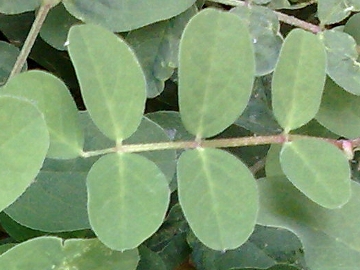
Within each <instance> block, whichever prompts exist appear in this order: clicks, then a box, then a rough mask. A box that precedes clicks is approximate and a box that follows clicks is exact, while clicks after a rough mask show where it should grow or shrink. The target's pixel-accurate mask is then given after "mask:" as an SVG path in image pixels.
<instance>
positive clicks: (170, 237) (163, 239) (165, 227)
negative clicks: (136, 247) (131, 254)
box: [145, 203, 191, 269]
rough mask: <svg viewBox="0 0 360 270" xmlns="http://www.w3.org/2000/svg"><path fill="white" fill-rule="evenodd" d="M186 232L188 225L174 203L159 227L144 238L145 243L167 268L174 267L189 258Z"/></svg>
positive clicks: (179, 208)
mask: <svg viewBox="0 0 360 270" xmlns="http://www.w3.org/2000/svg"><path fill="white" fill-rule="evenodd" d="M188 232H189V225H188V223H187V222H186V220H185V217H184V215H183V212H182V210H181V207H180V205H179V204H178V203H176V204H175V205H174V206H173V207H171V209H170V210H169V211H168V214H167V216H166V219H165V221H164V223H163V224H162V225H161V228H160V229H159V230H158V231H157V232H156V233H155V234H153V235H152V236H151V237H150V238H149V239H148V240H146V242H145V245H146V246H147V247H148V248H150V249H151V250H153V251H155V252H157V254H158V255H159V256H160V257H161V259H162V261H163V262H164V263H165V265H166V268H167V269H176V268H178V267H179V266H180V265H181V264H182V263H184V261H185V260H187V259H188V258H189V254H190V252H191V249H190V247H189V245H188V243H187V240H186V238H187V235H188Z"/></svg>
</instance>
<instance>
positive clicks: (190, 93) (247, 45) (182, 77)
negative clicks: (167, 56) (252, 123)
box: [179, 9, 255, 138]
mask: <svg viewBox="0 0 360 270" xmlns="http://www.w3.org/2000/svg"><path fill="white" fill-rule="evenodd" d="M250 40H251V39H250V34H249V31H248V28H247V27H246V26H244V24H243V23H242V21H241V19H240V18H238V16H236V15H234V14H230V13H225V12H221V11H217V10H213V9H205V10H204V11H202V12H200V13H199V14H197V15H196V16H194V17H193V18H192V19H191V20H190V22H189V24H188V25H187V27H186V28H185V31H184V34H183V37H182V40H181V42H180V59H179V105H180V114H181V119H182V120H183V122H184V125H185V127H186V128H187V129H188V130H189V131H190V132H191V133H192V134H194V135H196V136H197V137H205V138H206V137H211V136H214V135H216V134H218V133H220V132H221V131H223V130H224V129H225V128H227V127H228V126H229V125H231V124H232V123H233V122H234V121H235V120H236V118H237V117H239V115H240V114H241V113H242V112H243V110H244V109H245V107H246V105H247V103H248V101H249V98H250V94H251V90H252V85H253V80H254V73H255V63H254V62H255V61H254V51H253V48H252V44H251V41H250ZM219 112H221V113H220V114H219Z"/></svg>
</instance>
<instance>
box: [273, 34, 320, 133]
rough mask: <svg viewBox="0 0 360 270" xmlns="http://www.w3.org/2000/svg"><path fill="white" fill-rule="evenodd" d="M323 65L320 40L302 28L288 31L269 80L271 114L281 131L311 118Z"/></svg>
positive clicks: (286, 130) (315, 104)
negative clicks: (270, 87) (271, 77)
mask: <svg viewBox="0 0 360 270" xmlns="http://www.w3.org/2000/svg"><path fill="white" fill-rule="evenodd" d="M309 48H311V50H309ZM325 67H326V56H325V48H324V45H323V44H322V42H321V41H320V40H319V39H318V38H317V37H316V36H315V35H313V34H311V33H308V32H305V31H304V30H301V29H295V30H293V31H291V32H290V34H289V35H288V36H287V37H286V39H285V42H284V45H283V48H282V49H281V52H280V58H279V62H278V63H277V65H276V68H275V71H274V75H273V80H272V105H273V110H274V115H275V117H276V119H277V120H278V122H279V124H280V125H281V126H282V127H283V128H284V130H285V132H289V131H290V130H292V129H295V128H298V127H301V126H302V125H304V124H306V123H307V122H309V121H310V120H311V119H312V118H314V117H315V115H316V113H317V111H318V110H319V106H320V102H321V95H322V92H323V88H324V84H325V78H326V77H325Z"/></svg>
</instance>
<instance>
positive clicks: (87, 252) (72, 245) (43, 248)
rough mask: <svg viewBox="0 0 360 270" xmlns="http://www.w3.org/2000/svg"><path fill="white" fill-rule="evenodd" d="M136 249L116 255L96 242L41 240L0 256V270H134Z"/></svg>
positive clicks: (19, 246) (20, 245)
mask: <svg viewBox="0 0 360 270" xmlns="http://www.w3.org/2000/svg"><path fill="white" fill-rule="evenodd" d="M138 262H139V254H138V251H137V250H129V251H126V252H124V253H123V252H117V251H113V250H110V249H108V248H107V247H105V246H104V245H103V244H101V242H100V241H99V240H97V239H86V240H84V239H71V240H65V241H64V240H63V239H61V238H57V237H39V238H34V239H31V240H28V241H26V242H23V243H21V244H18V245H16V246H15V247H13V248H12V249H10V250H9V251H8V252H6V253H5V254H3V255H1V256H0V268H1V269H7V270H29V269H59V270H60V269H77V270H89V269H92V270H101V269H107V270H118V269H127V270H135V269H136V266H137V264H138Z"/></svg>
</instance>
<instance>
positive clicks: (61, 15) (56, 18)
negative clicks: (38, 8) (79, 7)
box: [40, 4, 79, 51]
mask: <svg viewBox="0 0 360 270" xmlns="http://www.w3.org/2000/svg"><path fill="white" fill-rule="evenodd" d="M78 23H79V20H77V19H76V18H74V17H73V16H71V15H70V14H69V12H67V10H66V9H65V7H64V6H63V5H62V4H60V5H57V6H56V7H54V8H52V9H51V10H50V12H49V14H48V15H47V16H46V19H45V21H44V24H43V25H42V27H41V30H40V36H41V38H42V39H43V40H45V41H46V42H47V43H48V44H50V45H51V46H53V47H54V48H56V49H58V50H63V51H64V50H66V46H65V43H66V39H67V35H68V32H69V29H70V27H71V26H73V25H74V24H78Z"/></svg>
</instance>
